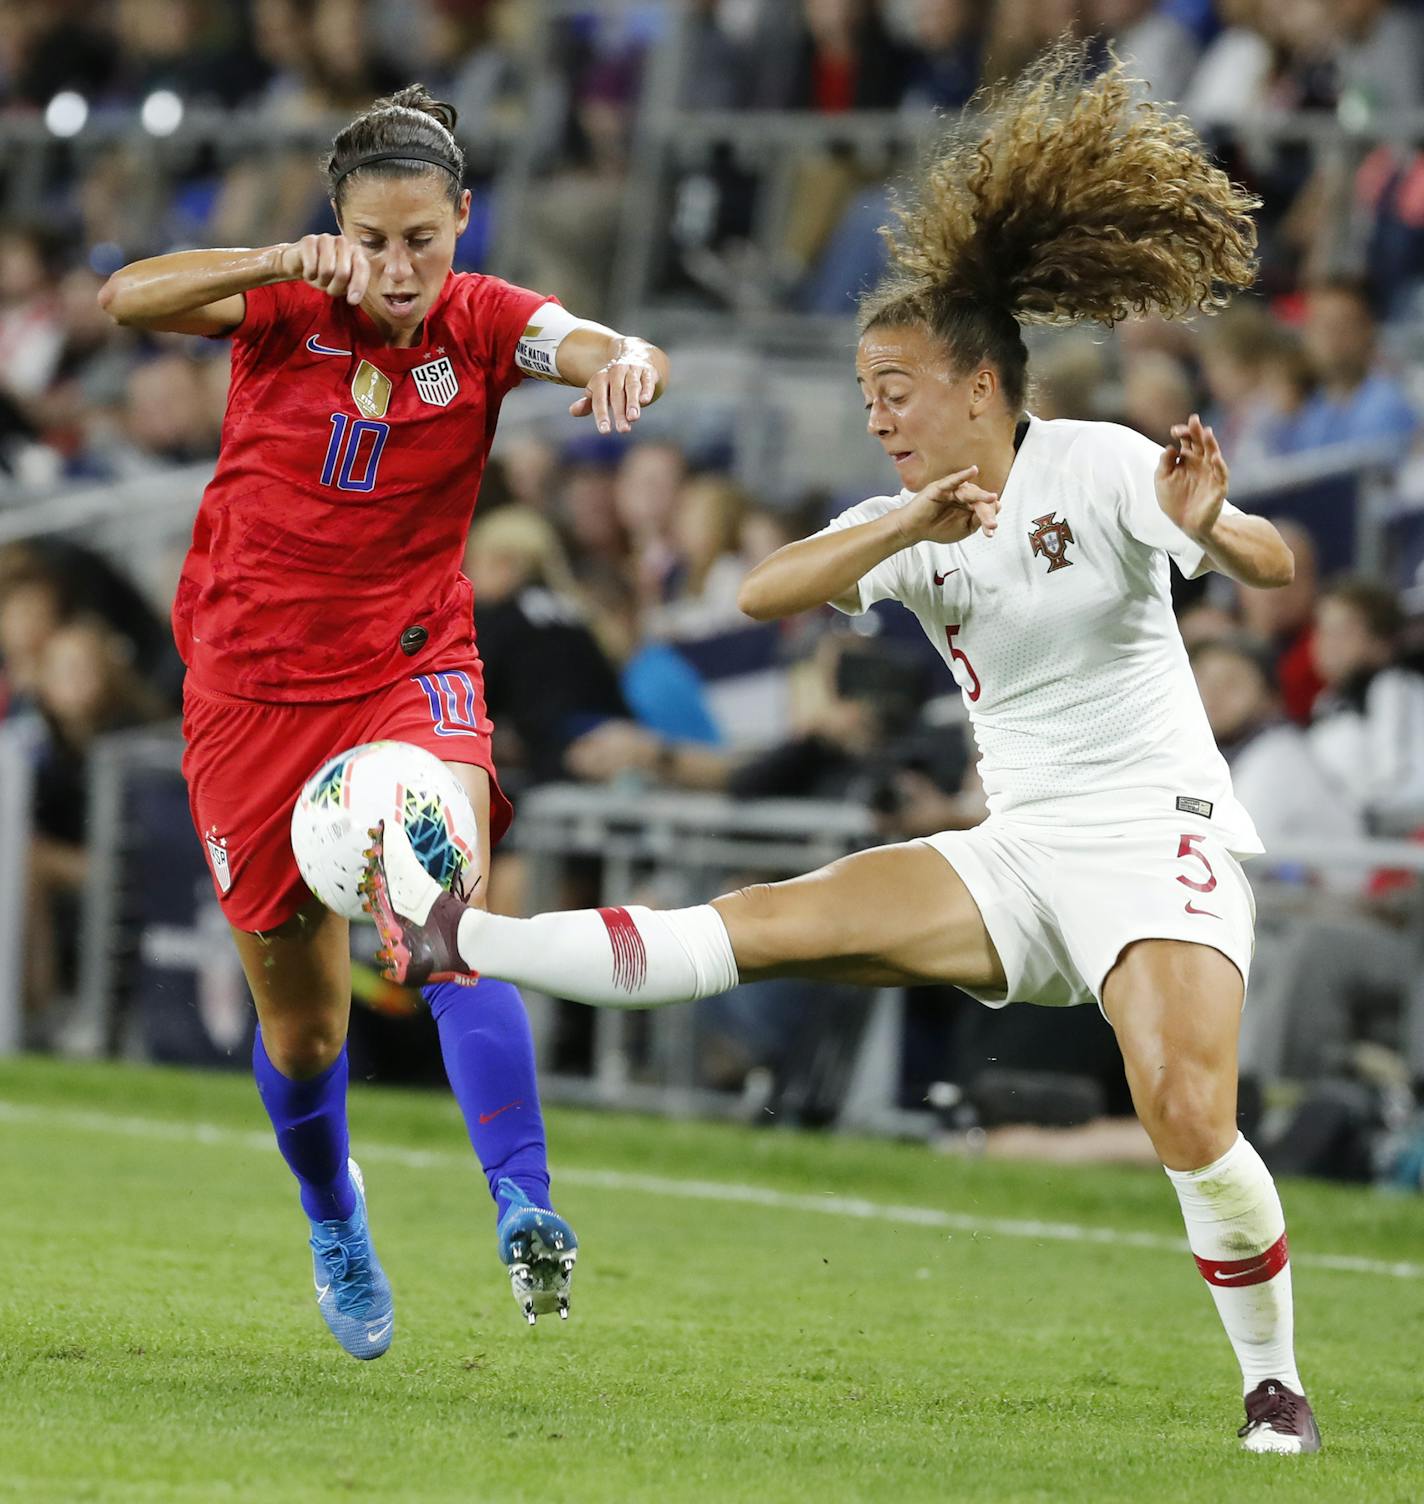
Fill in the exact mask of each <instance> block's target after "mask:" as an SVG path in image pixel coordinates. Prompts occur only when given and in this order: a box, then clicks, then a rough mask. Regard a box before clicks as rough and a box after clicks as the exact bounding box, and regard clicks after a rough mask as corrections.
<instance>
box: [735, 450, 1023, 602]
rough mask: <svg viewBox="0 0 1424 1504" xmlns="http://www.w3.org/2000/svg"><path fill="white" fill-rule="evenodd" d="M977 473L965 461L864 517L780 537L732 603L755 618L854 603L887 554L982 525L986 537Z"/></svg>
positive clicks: (992, 511) (991, 511) (987, 508)
mask: <svg viewBox="0 0 1424 1504" xmlns="http://www.w3.org/2000/svg"><path fill="white" fill-rule="evenodd" d="M978 473H979V467H978V466H977V465H971V466H970V467H969V468H968V469H967V470H958V471H956V472H955V473H954V474H953V475H946V476H945V477H944V478H943V479H941V480H937V481H932V482H931V483H930V484H929V485H928V486H926V487H925V489H924V490H923V491H920V492H919V493H918V494H917V495H915V496H914V497H912V498H911V499H910V500H909V501H908V502H906V504H905V505H904V506H902V507H895V508H894V509H893V510H892V511H889V512H886V513H885V514H884V515H883V516H880V517H874V518H872V519H871V520H870V521H869V522H857V523H855V524H854V525H853V526H851V527H843V528H837V529H836V530H835V531H834V532H829V533H813V534H812V535H811V536H810V537H809V538H799V539H798V540H797V541H796V542H795V543H787V544H785V545H784V546H783V547H781V548H778V549H777V551H776V552H775V553H774V554H771V555H770V556H769V557H767V558H765V559H763V560H762V561H761V563H760V564H758V565H757V566H756V568H755V569H753V570H752V572H751V573H750V574H749V575H748V576H747V577H746V579H745V580H743V581H742V588H741V590H740V591H739V592H738V593H737V605H738V606H739V607H740V608H741V610H742V611H744V612H745V613H746V615H748V616H750V617H752V618H753V619H754V620H756V621H773V620H775V619H776V618H777V617H781V616H794V615H796V613H797V612H798V611H809V610H810V609H811V608H812V607H813V606H824V605H826V604H828V603H829V604H831V605H843V606H844V607H846V608H847V609H850V610H858V609H859V592H858V591H857V589H856V586H857V585H858V584H859V583H860V580H861V578H862V577H863V576H864V575H867V574H869V573H870V571H871V570H872V569H874V568H875V566H876V565H877V564H882V563H884V561H885V560H886V559H888V558H889V557H890V556H891V554H897V553H899V552H900V550H901V549H902V548H909V547H910V546H911V545H912V544H914V543H923V542H934V543H959V542H961V541H962V540H963V539H965V538H967V537H968V536H969V535H970V533H972V532H975V531H977V530H978V529H979V528H981V527H982V528H983V529H984V532H985V534H986V535H990V536H992V534H993V532H994V529H995V528H996V527H997V526H998V521H997V518H998V512H999V498H998V495H997V494H996V493H995V492H992V491H985V490H983V489H981V488H980V487H979V486H977V485H975V484H974V476H976V475H977V474H978Z"/></svg>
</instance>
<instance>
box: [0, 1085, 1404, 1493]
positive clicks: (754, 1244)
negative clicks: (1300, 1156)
mask: <svg viewBox="0 0 1424 1504" xmlns="http://www.w3.org/2000/svg"><path fill="white" fill-rule="evenodd" d="M352 1120H353V1138H354V1142H355V1147H356V1152H357V1154H358V1156H361V1155H362V1150H363V1147H364V1149H365V1151H366V1152H365V1154H364V1168H365V1170H366V1177H367V1186H368V1189H369V1192H370V1198H371V1211H372V1221H373V1225H374V1227H375V1229H376V1233H377V1239H378V1245H379V1247H380V1250H381V1256H382V1259H383V1261H384V1263H385V1265H386V1268H387V1271H388V1272H389V1274H390V1276H391V1278H392V1280H393V1282H394V1285H395V1289H396V1299H397V1306H396V1309H397V1337H396V1342H395V1345H394V1347H393V1348H392V1349H391V1351H390V1353H389V1354H387V1356H386V1357H384V1358H383V1359H381V1360H380V1361H379V1362H375V1363H355V1362H353V1361H352V1360H350V1359H349V1358H347V1357H346V1356H345V1355H344V1354H342V1353H341V1352H340V1350H339V1349H338V1348H337V1347H336V1345H335V1344H334V1343H333V1342H332V1340H331V1338H330V1337H329V1336H328V1335H327V1333H326V1330H325V1328H324V1327H323V1326H322V1325H321V1322H320V1320H319V1318H318V1316H317V1313H316V1311H315V1309H314V1305H313V1301H312V1297H311V1292H310V1288H309V1287H310V1264H309V1261H308V1259H307V1256H306V1250H305V1230H306V1229H305V1222H304V1221H303V1219H302V1217H301V1215H300V1211H299V1209H298V1207H297V1203H296V1197H295V1194H294V1190H293V1187H292V1184H291V1181H290V1178H289V1177H288V1175H287V1172H286V1170H285V1168H284V1167H283V1166H282V1164H281V1162H280V1161H279V1160H278V1158H277V1156H276V1153H275V1151H274V1150H272V1149H270V1148H268V1147H267V1146H266V1143H265V1125H264V1122H263V1120H262V1118H261V1116H260V1113H259V1111H258V1108H257V1104H256V1100H255V1097H254V1094H253V1092H252V1089H251V1087H250V1085H249V1084H248V1083H247V1082H246V1081H245V1080H242V1079H237V1078H232V1077H226V1076H211V1075H196V1074H188V1073H178V1072H168V1071H157V1070H141V1069H133V1068H119V1067H112V1066H109V1067H103V1066H94V1067H83V1066H73V1065H56V1064H52V1063H48V1062H34V1061H26V1062H23V1063H14V1062H10V1063H5V1062H0V1254H3V1259H0V1269H3V1275H4V1277H3V1280H0V1498H17V1499H24V1500H27V1501H28V1500H34V1501H56V1504H58V1501H63V1504H71V1501H75V1504H77V1501H82V1500H104V1501H108V1500H122V1501H145V1504H146V1501H150V1500H152V1501H163V1504H167V1501H177V1500H183V1501H194V1504H197V1501H202V1504H211V1501H219V1500H242V1501H255V1504H268V1501H271V1504H285V1501H315V1500H348V1499H351V1500H380V1501H386V1500H392V1501H395V1500H400V1501H405V1500H409V1501H420V1504H439V1501H445V1500H450V1501H455V1500H459V1501H462V1504H471V1501H476V1504H477V1501H484V1500H491V1501H493V1500H498V1501H501V1504H504V1501H522V1500H536V1499H537V1500H539V1501H541V1504H565V1501H567V1504H603V1501H617V1504H631V1501H638V1500H656V1501H658V1504H682V1501H688V1500H695V1501H709V1504H738V1501H743V1500H745V1501H756V1504H783V1501H785V1504H794V1501H803V1500H804V1501H815V1504H835V1501H841V1500H846V1501H859V1500H867V1501H869V1500H875V1501H902V1500H995V1501H999V1500H1002V1501H1010V1500H1043V1501H1050V1500H1051V1501H1054V1504H1059V1501H1076V1500H1092V1501H1094V1504H1114V1501H1119V1500H1121V1501H1128V1500H1131V1501H1139V1500H1146V1499H1154V1500H1155V1499H1163V1500H1173V1501H1176V1500H1181V1501H1198V1500H1200V1501H1211V1504H1218V1501H1228V1500H1229V1501H1237V1500H1240V1501H1254V1500H1257V1499H1265V1500H1287V1499H1289V1500H1311V1501H1329V1504H1344V1501H1360V1504H1393V1501H1399V1504H1404V1501H1410V1504H1414V1501H1418V1500H1420V1499H1424V1441H1421V1437H1424V1427H1421V1420H1424V1403H1422V1402H1424V1361H1421V1356H1420V1355H1421V1353H1424V1279H1419V1278H1412V1279H1399V1278H1391V1277H1388V1276H1386V1275H1383V1274H1379V1273H1373V1274H1362V1273H1351V1272H1342V1271H1337V1270H1330V1269H1325V1268H1320V1267H1316V1266H1311V1265H1310V1264H1309V1262H1308V1259H1306V1258H1304V1257H1300V1258H1298V1260H1297V1267H1296V1273H1295V1279H1296V1291H1297V1305H1298V1330H1299V1335H1300V1356H1301V1362H1302V1366H1303V1368H1304V1370H1305V1373H1306V1377H1307V1379H1308V1380H1309V1381H1310V1384H1311V1391H1312V1398H1313V1400H1314V1403H1315V1406H1316V1410H1317V1412H1318V1414H1319V1416H1320V1419H1321V1424H1322V1428H1323V1430H1324V1433H1325V1439H1326V1448H1327V1449H1326V1451H1325V1452H1324V1453H1322V1454H1321V1455H1320V1456H1318V1457H1309V1458H1270V1457H1262V1458H1258V1457H1245V1456H1242V1455H1241V1454H1240V1453H1239V1452H1238V1451H1237V1449H1236V1442H1235V1439H1234V1436H1233V1435H1232V1430H1233V1428H1234V1426H1235V1425H1236V1423H1237V1420H1238V1413H1239V1399H1238V1393H1239V1390H1238V1387H1237V1376H1236V1370H1235V1365H1234V1360H1233V1359H1232V1357H1231V1354H1230V1350H1229V1348H1228V1347H1227V1344H1226V1341H1225V1338H1224V1337H1223V1336H1222V1334H1221V1331H1220V1329H1219V1327H1218V1325H1217V1323H1216V1319H1215V1315H1214V1312H1213V1311H1212V1308H1211V1303H1210V1300H1209V1298H1208V1296H1207V1293H1206V1291H1205V1289H1204V1288H1203V1286H1202V1284H1201V1281H1200V1280H1199V1278H1198V1277H1197V1275H1196V1273H1195V1270H1194V1269H1193V1268H1192V1265H1191V1262H1190V1260H1189V1259H1188V1258H1187V1257H1186V1256H1185V1255H1184V1254H1181V1253H1176V1252H1172V1251H1164V1250H1162V1249H1160V1248H1143V1247H1132V1246H1119V1247H1114V1246H1110V1245H1104V1244H1096V1243H1070V1242H1051V1241H1040V1240H1039V1239H1037V1238H1026V1237H1010V1236H1004V1235H1002V1233H1000V1234H992V1235H991V1234H989V1233H986V1232H980V1233H977V1234H976V1233H974V1232H972V1231H956V1232H954V1233H953V1234H949V1233H947V1232H946V1231H945V1230H943V1229H940V1228H932V1227H916V1226H907V1225H898V1224H895V1225H886V1224H876V1223H874V1222H870V1221H856V1220H851V1219H847V1218H844V1217H837V1216H823V1215H820V1214H818V1213H817V1212H815V1211H808V1210H796V1209H788V1208H785V1207H779V1206H769V1205H755V1204H747V1203H745V1202H743V1203H737V1202H719V1201H712V1200H701V1201H699V1200H695V1199H690V1198H688V1197H684V1196H672V1195H665V1196H653V1195H651V1194H649V1193H647V1192H630V1191H627V1190H621V1191H615V1190H612V1189H609V1188H607V1187H605V1186H601V1185H599V1184H597V1182H596V1180H595V1178H594V1177H593V1176H592V1175H591V1173H590V1172H594V1171H608V1170H613V1171H623V1172H628V1173H633V1174H639V1175H656V1176H664V1177H670V1178H675V1179H680V1180H691V1179H695V1180H699V1181H717V1182H726V1183H729V1184H752V1185H755V1186H760V1187H765V1188H768V1189H772V1190H776V1191H780V1192H784V1193H792V1194H796V1195H803V1196H804V1195H810V1196H814V1197H816V1198H818V1199H819V1200H823V1201H825V1202H827V1203H828V1204H829V1203H832V1202H835V1201H837V1200H838V1199H841V1200H843V1199H844V1198H850V1197H866V1198H870V1199H873V1200H875V1201H878V1202H885V1203H897V1204H899V1205H902V1206H923V1207H932V1208H941V1209H944V1210H948V1211H954V1212H957V1213H968V1214H971V1215H974V1216H976V1217H982V1218H984V1219H985V1220H986V1221H992V1220H993V1219H1002V1218H1043V1219H1052V1220H1055V1221H1065V1222H1078V1223H1083V1224H1088V1225H1092V1226H1096V1227H1112V1228H1121V1229H1124V1230H1127V1231H1135V1232H1139V1233H1149V1234H1156V1235H1158V1236H1161V1237H1177V1236H1179V1235H1180V1227H1179V1224H1178V1221H1177V1212H1176V1205H1175V1199H1174V1198H1173V1197H1172V1195H1171V1192H1170V1189H1169V1187H1168V1186H1167V1185H1166V1183H1165V1181H1164V1180H1163V1177H1162V1176H1161V1175H1160V1174H1157V1173H1149V1172H1141V1171H1130V1170H1092V1171H1089V1170H1063V1169H1050V1168H1038V1167H1030V1166H1005V1165H999V1164H987V1163H980V1164H965V1163H961V1162H958V1161H954V1160H948V1159H943V1158H938V1157H936V1156H934V1155H932V1154H930V1153H928V1152H927V1151H925V1150H924V1149H921V1148H915V1147H908V1146H895V1145H885V1144H879V1143H868V1142H861V1141H850V1140H836V1139H827V1138H813V1137H807V1136H800V1135H793V1134H782V1133H777V1132H775V1131H771V1132H750V1131H744V1130H737V1129H731V1128H725V1127H714V1126H709V1125H705V1124H669V1123H665V1122H655V1121H651V1120H648V1119H644V1118H634V1117H625V1116H619V1115H611V1114H610V1115H599V1114H590V1113H568V1112H566V1113H556V1114H553V1115H552V1118H551V1124H550V1131H551V1138H552V1142H553V1145H554V1149H555V1155H556V1166H555V1171H556V1184H557V1174H558V1171H559V1169H560V1168H563V1169H565V1170H566V1171H568V1172H569V1173H568V1175H567V1177H566V1180H565V1183H564V1188H563V1191H562V1193H561V1195H560V1196H559V1198H558V1204H559V1206H560V1207H561V1208H562V1209H563V1210H564V1211H565V1212H566V1213H567V1214H568V1215H569V1216H570V1218H571V1220H572V1221H573V1222H574V1224H575V1226H576V1227H577V1228H578V1230H579V1234H580V1237H581V1239H582V1241H583V1247H584V1254H583V1258H582V1261H581V1263H580V1265H579V1273H578V1276H577V1279H576V1281H575V1301H574V1313H575V1314H574V1318H573V1320H572V1321H571V1322H570V1323H569V1325H568V1326H567V1327H564V1328H560V1327H559V1326H558V1324H557V1323H556V1322H553V1321H552V1320H550V1321H545V1322H541V1324H540V1326H539V1327H538V1329H537V1330H535V1331H533V1332H530V1331H528V1330H527V1329H525V1328H524V1327H523V1326H522V1324H521V1323H520V1320H519V1318H518V1313H517V1311H516V1310H515V1307H514V1304H513V1302H512V1301H511V1300H510V1298H509V1295H508V1293H507V1287H506V1284H505V1281H504V1278H503V1274H502V1271H501V1269H500V1267H499V1265H498V1263H497V1261H496V1258H495V1255H494V1251H493V1236H492V1231H493V1219H492V1217H491V1215H490V1212H489V1209H488V1205H487V1203H483V1202H482V1201H481V1196H482V1194H483V1188H482V1186H481V1185H480V1183H479V1182H478V1181H477V1180H476V1178H475V1176H474V1174H473V1173H472V1170H471V1169H470V1168H469V1166H468V1164H467V1163H466V1162H465V1161H464V1159H463V1158H462V1157H461V1156H460V1154H459V1152H458V1151H459V1150H460V1148H461V1145H462V1139H461V1130H460V1126H459V1122H458V1119H457V1117H456V1115H455V1112H454V1109H453V1106H452V1105H451V1104H450V1103H449V1102H448V1101H446V1100H444V1099H443V1098H441V1097H438V1096H426V1095H416V1094H409V1093H398V1092H389V1091H374V1090H369V1089H368V1090H364V1091H356V1092H354V1093H353V1098H352ZM199 1123H201V1124H207V1125H211V1126H212V1127H213V1128H215V1129H216V1130H217V1131H216V1132H213V1133H210V1134H208V1135H207V1136H206V1137H203V1136H194V1135H193V1134H192V1133H191V1132H190V1131H189V1129H190V1127H191V1125H195V1124H199ZM165 1125H167V1127H165ZM411 1151H430V1152H429V1153H428V1155H427V1157H426V1158H425V1159H424V1160H423V1161H422V1159H421V1157H420V1155H418V1154H416V1155H412V1153H411ZM1285 1197H1286V1205H1287V1213H1288V1215H1289V1217H1290V1222H1291V1241H1292V1247H1293V1249H1294V1250H1295V1252H1296V1253H1297V1254H1298V1255H1305V1254H1309V1253H1310V1252H1329V1253H1339V1254H1352V1255H1358V1256H1364V1257H1369V1258H1377V1259H1384V1260H1413V1261H1416V1262H1418V1261H1421V1260H1424V1236H1422V1235H1424V1203H1421V1202H1420V1201H1418V1200H1417V1199H1415V1200H1404V1199H1395V1198H1390V1197H1385V1196H1379V1195H1374V1194H1370V1193H1366V1192H1354V1191H1346V1190H1342V1189H1338V1188H1332V1187H1326V1186H1319V1185H1310V1184H1293V1185H1289V1186H1287V1187H1286V1188H1285Z"/></svg>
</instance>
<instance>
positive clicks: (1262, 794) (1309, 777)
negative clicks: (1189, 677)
mask: <svg viewBox="0 0 1424 1504" xmlns="http://www.w3.org/2000/svg"><path fill="white" fill-rule="evenodd" d="M1187 656H1188V657H1189V658H1190V659H1191V664H1192V672H1193V673H1194V674H1195V675H1196V681H1197V689H1198V690H1199V691H1200V692H1201V697H1202V705H1203V707H1204V708H1205V710H1206V718H1207V721H1208V722H1209V723H1210V725H1211V730H1212V735H1213V736H1215V737H1216V744H1217V746H1218V748H1220V750H1221V754H1222V756H1223V757H1225V759H1226V761H1227V763H1228V765H1229V766H1230V768H1231V786H1232V788H1233V789H1234V790H1235V792H1236V797H1237V798H1238V799H1240V801H1241V802H1242V803H1243V804H1244V805H1245V806H1246V809H1247V811H1248V812H1249V813H1250V815H1251V819H1252V820H1253V821H1254V822H1255V825H1256V830H1257V833H1258V834H1259V835H1260V837H1261V841H1262V843H1263V844H1264V845H1265V848H1266V860H1267V864H1268V866H1269V858H1270V853H1271V849H1272V847H1273V846H1275V845H1277V844H1279V843H1280V842H1284V841H1289V840H1291V839H1292V838H1294V839H1296V840H1300V839H1303V838H1306V839H1310V840H1312V841H1323V842H1329V841H1340V842H1347V841H1353V840H1359V839H1360V838H1361V837H1362V836H1363V834H1364V826H1363V822H1362V821H1361V820H1360V818H1359V816H1358V814H1357V813H1356V812H1355V811H1354V810H1353V809H1352V808H1351V807H1350V806H1349V805H1348V804H1346V803H1344V802H1342V801H1341V800H1340V799H1339V798H1337V797H1336V794H1335V791H1334V789H1333V788H1332V786H1331V783H1330V780H1329V779H1328V778H1327V776H1326V774H1325V772H1324V770H1323V769H1322V768H1321V766H1320V764H1319V763H1318V762H1317V761H1316V758H1315V755H1314V753H1313V752H1312V750H1311V746H1310V741H1309V739H1308V735H1307V733H1306V732H1305V731H1303V730H1302V729H1301V728H1300V727H1299V726H1296V725H1294V724H1293V723H1292V722H1290V721H1288V720H1287V719H1286V717H1285V712H1284V707H1283V706H1282V704H1281V697H1280V691H1279V689H1278V688H1277V685H1276V669H1275V659H1274V655H1273V654H1272V652H1271V649H1270V647H1269V646H1268V645H1266V644H1265V643H1262V642H1260V641H1258V640H1257V639H1255V638H1252V637H1247V636H1244V635H1242V634H1239V633H1238V634H1235V635H1232V636H1222V637H1214V638H1212V637H1208V638H1206V639H1205V640H1202V641H1198V642H1197V643H1196V644H1195V645H1194V646H1192V647H1191V648H1190V649H1189V651H1188V655H1187Z"/></svg>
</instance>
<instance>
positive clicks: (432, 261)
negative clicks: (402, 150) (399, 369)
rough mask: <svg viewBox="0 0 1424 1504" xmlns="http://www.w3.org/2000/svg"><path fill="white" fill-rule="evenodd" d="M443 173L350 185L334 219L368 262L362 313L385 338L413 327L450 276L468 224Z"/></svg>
mask: <svg viewBox="0 0 1424 1504" xmlns="http://www.w3.org/2000/svg"><path fill="white" fill-rule="evenodd" d="M445 176H446V175H445V174H444V173H443V172H438V173H437V172H432V173H428V174H426V175H424V176H422V177H418V178H373V179H372V180H371V181H369V182H366V183H356V184H353V185H352V186H351V188H350V190H349V191H348V193H347V194H346V199H345V202H344V203H343V204H342V206H341V213H340V215H339V216H338V217H339V219H340V222H341V233H342V234H343V235H344V236H345V237H346V238H347V239H348V240H352V241H355V243H356V244H357V245H359V246H360V247H361V249H362V250H363V251H365V253H366V255H367V257H368V258H369V260H370V262H371V284H370V287H369V288H368V289H367V292H366V297H365V299H364V301H363V302H362V305H361V306H362V307H363V308H364V309H365V310H366V312H367V313H368V314H370V316H371V317H372V319H374V320H375V322H376V324H377V326H378V327H379V328H380V329H382V330H383V331H384V332H385V333H386V334H387V335H388V336H389V337H390V338H392V339H394V340H396V341H399V340H400V338H401V336H402V335H407V336H409V335H411V334H413V333H414V332H415V330H417V329H418V328H419V327H420V323H421V320H422V319H424V317H425V315H426V314H427V313H429V311H430V305H431V304H432V303H433V302H434V301H435V298H436V295H437V294H438V293H439V291H440V289H441V287H442V286H444V283H445V279H446V277H448V276H449V275H450V267H451V265H452V263H453V262H454V259H455V242H456V240H458V239H459V237H460V235H461V234H463V232H464V229H465V226H466V225H467V224H469V222H470V193H469V190H468V189H466V190H464V191H463V192H462V193H461V195H460V201H459V203H458V204H452V203H451V202H450V199H449V196H448V194H447V193H446V192H445V183H444V181H442V180H443V179H444V178H445Z"/></svg>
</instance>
